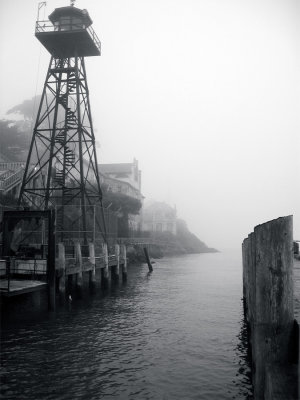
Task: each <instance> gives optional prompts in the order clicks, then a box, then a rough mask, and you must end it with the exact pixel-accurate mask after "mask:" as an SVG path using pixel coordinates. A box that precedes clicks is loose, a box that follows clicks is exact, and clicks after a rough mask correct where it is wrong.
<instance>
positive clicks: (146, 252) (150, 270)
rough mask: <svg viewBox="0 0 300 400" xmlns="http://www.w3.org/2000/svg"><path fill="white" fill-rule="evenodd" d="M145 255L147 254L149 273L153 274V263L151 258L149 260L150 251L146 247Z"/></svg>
mask: <svg viewBox="0 0 300 400" xmlns="http://www.w3.org/2000/svg"><path fill="white" fill-rule="evenodd" d="M144 253H145V257H146V261H147V264H148V268H149V272H152V271H153V267H152V264H151V261H150V258H149V254H148V250H147V248H146V247H144Z"/></svg>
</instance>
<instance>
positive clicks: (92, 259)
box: [89, 243, 96, 289]
mask: <svg viewBox="0 0 300 400" xmlns="http://www.w3.org/2000/svg"><path fill="white" fill-rule="evenodd" d="M89 261H90V263H91V264H92V269H91V270H90V271H89V285H90V288H91V289H94V288H95V287H96V258H95V246H94V243H89Z"/></svg>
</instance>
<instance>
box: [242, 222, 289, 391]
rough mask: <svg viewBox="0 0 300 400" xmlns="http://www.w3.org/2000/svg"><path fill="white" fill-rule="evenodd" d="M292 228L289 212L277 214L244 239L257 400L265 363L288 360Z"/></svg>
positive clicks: (264, 379)
mask: <svg viewBox="0 0 300 400" xmlns="http://www.w3.org/2000/svg"><path fill="white" fill-rule="evenodd" d="M292 229H293V221H292V217H291V216H288V217H283V218H278V219H276V220H273V221H269V222H267V223H265V224H262V225H259V226H257V227H255V229H254V232H253V233H251V234H250V235H249V236H248V238H247V239H245V240H244V242H243V286H244V299H245V302H246V317H247V321H248V323H249V327H250V342H251V348H252V360H253V371H254V374H253V385H254V397H255V398H258V399H259V398H264V392H265V390H266V384H267V376H268V379H269V377H270V376H273V375H272V374H271V375H270V374H269V366H274V365H287V364H288V363H289V360H290V359H291V354H290V353H291V340H292V335H293V331H294V309H293V252H292V249H293V236H292V232H293V230H292ZM282 372H283V374H284V367H283V370H282ZM274 376H275V375H274ZM268 387H270V382H269V383H268Z"/></svg>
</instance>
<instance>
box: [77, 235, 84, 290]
mask: <svg viewBox="0 0 300 400" xmlns="http://www.w3.org/2000/svg"><path fill="white" fill-rule="evenodd" d="M75 264H76V267H78V269H79V271H78V272H77V273H76V283H75V286H76V290H77V291H78V294H79V295H81V293H82V284H83V277H82V255H81V247H80V243H79V242H77V243H75Z"/></svg>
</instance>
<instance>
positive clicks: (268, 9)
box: [0, 0, 300, 249]
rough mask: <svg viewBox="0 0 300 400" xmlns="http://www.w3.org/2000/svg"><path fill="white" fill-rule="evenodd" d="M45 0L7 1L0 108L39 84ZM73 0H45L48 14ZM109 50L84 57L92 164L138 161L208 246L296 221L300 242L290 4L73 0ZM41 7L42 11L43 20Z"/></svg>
mask: <svg viewBox="0 0 300 400" xmlns="http://www.w3.org/2000/svg"><path fill="white" fill-rule="evenodd" d="M37 4H38V2H37V1H33V0H26V1H24V0H11V1H2V2H1V5H0V34H1V41H0V46H1V48H0V62H1V77H0V88H1V104H0V112H1V116H2V117H4V116H5V115H4V114H5V112H6V111H7V110H8V109H9V108H10V107H12V106H14V105H16V104H18V103H21V102H22V101H23V100H24V99H26V98H31V97H33V96H34V95H35V94H36V93H37V94H38V93H40V92H41V90H42V85H43V81H44V79H45V74H46V70H47V67H48V63H49V54H48V53H47V51H46V50H45V49H44V48H43V47H42V46H40V45H39V42H38V41H37V40H36V39H35V37H34V24H35V20H36V15H37ZM66 5H69V2H68V1H54V0H52V1H51V0H50V1H48V2H47V9H46V16H47V15H49V14H50V13H51V12H52V11H53V9H54V8H55V7H62V6H66ZM76 6H77V7H79V8H86V9H87V10H88V11H89V13H90V15H91V17H92V19H93V21H94V25H93V27H94V29H95V30H96V32H97V34H98V36H99V38H100V40H101V42H102V56H101V57H94V58H89V59H87V61H86V64H87V73H88V83H89V87H90V95H91V105H92V112H93V118H94V127H95V131H96V139H97V141H98V142H99V144H100V147H99V148H98V159H99V160H100V161H101V162H103V163H118V162H131V161H132V159H133V157H135V158H137V159H138V160H139V166H140V168H141V170H142V186H143V188H142V190H143V194H144V196H145V197H146V198H148V199H149V198H151V199H157V200H160V201H166V202H168V203H169V204H171V205H176V206H177V211H178V216H179V217H181V218H183V219H185V220H186V221H187V223H188V225H189V227H190V229H191V230H192V231H193V232H194V233H196V234H197V235H198V236H199V237H200V238H201V239H202V240H203V241H205V242H206V243H207V244H208V245H209V246H213V247H216V248H219V249H222V248H225V247H238V246H240V244H241V242H242V240H243V238H244V237H245V236H247V234H248V233H249V232H250V231H251V230H252V229H253V227H254V226H255V225H257V224H259V223H262V222H265V221H267V220H270V219H273V218H277V217H279V216H283V215H290V214H293V215H294V226H295V232H294V235H295V238H296V239H299V240H300V221H299V220H300V189H299V181H300V162H299V148H300V141H299V132H300V129H299V128H300V117H299V114H300V90H299V89H300V68H299V67H300V61H299V60H300V58H299V54H300V53H299V50H300V49H299V47H300V46H299V40H300V32H299V22H300V14H299V10H300V7H299V2H298V1H296V0H286V1H284V0H280V1H279V0H251V1H249V0H248V1H246V0H152V1H149V0H148V1H146V0H127V1H125V0H97V1H96V0H78V1H77V2H76ZM43 13H44V10H43V9H42V10H41V15H42V14H43Z"/></svg>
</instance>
